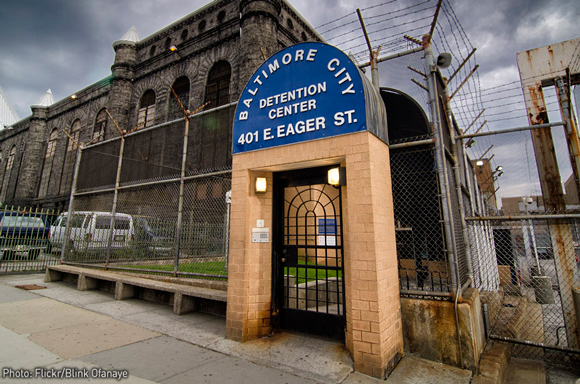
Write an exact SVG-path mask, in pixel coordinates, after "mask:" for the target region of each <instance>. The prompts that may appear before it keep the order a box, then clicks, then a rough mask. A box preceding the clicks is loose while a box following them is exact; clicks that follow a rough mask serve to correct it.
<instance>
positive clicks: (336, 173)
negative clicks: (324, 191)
mask: <svg viewBox="0 0 580 384" xmlns="http://www.w3.org/2000/svg"><path fill="white" fill-rule="evenodd" d="M328 184H330V185H334V186H339V185H346V168H344V167H336V168H331V169H329V170H328Z"/></svg>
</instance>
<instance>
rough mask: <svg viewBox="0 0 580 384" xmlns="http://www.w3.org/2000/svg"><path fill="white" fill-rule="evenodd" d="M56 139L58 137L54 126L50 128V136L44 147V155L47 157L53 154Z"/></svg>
mask: <svg viewBox="0 0 580 384" xmlns="http://www.w3.org/2000/svg"><path fill="white" fill-rule="evenodd" d="M57 139H58V129H56V128H55V129H53V130H52V132H50V138H49V139H48V146H47V147H46V155H45V157H46V158H47V159H48V158H49V157H52V156H54V152H55V150H56V141H57Z"/></svg>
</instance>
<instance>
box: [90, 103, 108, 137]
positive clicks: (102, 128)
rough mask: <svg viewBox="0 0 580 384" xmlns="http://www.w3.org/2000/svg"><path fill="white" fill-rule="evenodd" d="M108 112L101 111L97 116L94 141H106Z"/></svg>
mask: <svg viewBox="0 0 580 384" xmlns="http://www.w3.org/2000/svg"><path fill="white" fill-rule="evenodd" d="M107 117H108V116H107V111H106V110H105V109H101V111H100V112H99V113H98V114H97V119H96V120H95V129H94V130H93V140H94V141H96V142H98V141H103V140H104V139H105V134H106V132H107Z"/></svg>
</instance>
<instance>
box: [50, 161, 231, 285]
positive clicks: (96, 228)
mask: <svg viewBox="0 0 580 384" xmlns="http://www.w3.org/2000/svg"><path fill="white" fill-rule="evenodd" d="M230 186H231V171H230V170H224V171H214V172H211V173H205V174H201V175H197V176H188V177H187V178H186V180H185V182H184V188H183V208H182V213H181V216H182V221H181V230H180V231H179V232H178V230H177V222H178V200H179V195H180V181H179V180H163V181H159V182H149V183H143V184H134V185H132V186H130V187H126V188H123V189H122V190H121V191H119V193H118V196H117V202H116V212H115V220H114V222H113V221H112V220H111V218H112V214H111V212H112V208H113V201H114V192H106V193H95V192H90V193H79V194H78V195H77V196H76V198H75V209H74V213H73V214H72V217H73V219H71V220H65V219H66V218H67V217H68V215H69V214H70V213H67V214H66V215H67V217H65V216H64V215H62V216H61V219H60V221H59V222H57V226H56V228H55V232H56V233H60V234H61V236H62V237H64V236H65V235H64V234H65V231H66V225H67V223H68V226H69V227H70V229H69V231H70V235H69V237H68V239H67V238H63V247H64V248H65V252H64V253H63V261H64V262H66V263H68V264H78V265H86V264H88V265H91V266H98V267H103V268H108V269H121V270H126V271H134V272H144V273H154V274H171V275H178V276H179V275H181V276H197V277H206V278H209V277H211V278H226V277H227V260H226V257H227V256H226V242H227V238H228V221H227V219H228V212H229V211H228V203H227V202H226V194H227V192H228V191H229V189H230ZM110 228H114V230H113V231H111V230H110ZM59 231H60V232H59ZM178 240H179V241H178ZM54 241H55V242H56V239H55V240H54Z"/></svg>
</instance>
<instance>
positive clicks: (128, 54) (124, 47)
mask: <svg viewBox="0 0 580 384" xmlns="http://www.w3.org/2000/svg"><path fill="white" fill-rule="evenodd" d="M138 41H139V36H138V35H137V31H136V30H135V27H131V29H129V31H127V33H125V34H124V35H123V37H121V39H120V40H117V41H115V42H114V43H113V49H114V50H115V62H114V63H113V65H112V66H111V73H112V76H113V80H112V83H111V93H110V97H109V101H108V103H107V109H108V110H109V113H111V116H113V118H114V119H115V121H116V122H117V124H118V125H119V127H120V128H121V129H127V128H128V127H127V124H128V122H129V108H130V104H131V96H132V94H133V79H134V71H133V68H134V66H135V63H136V62H137V42H138Z"/></svg>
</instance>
